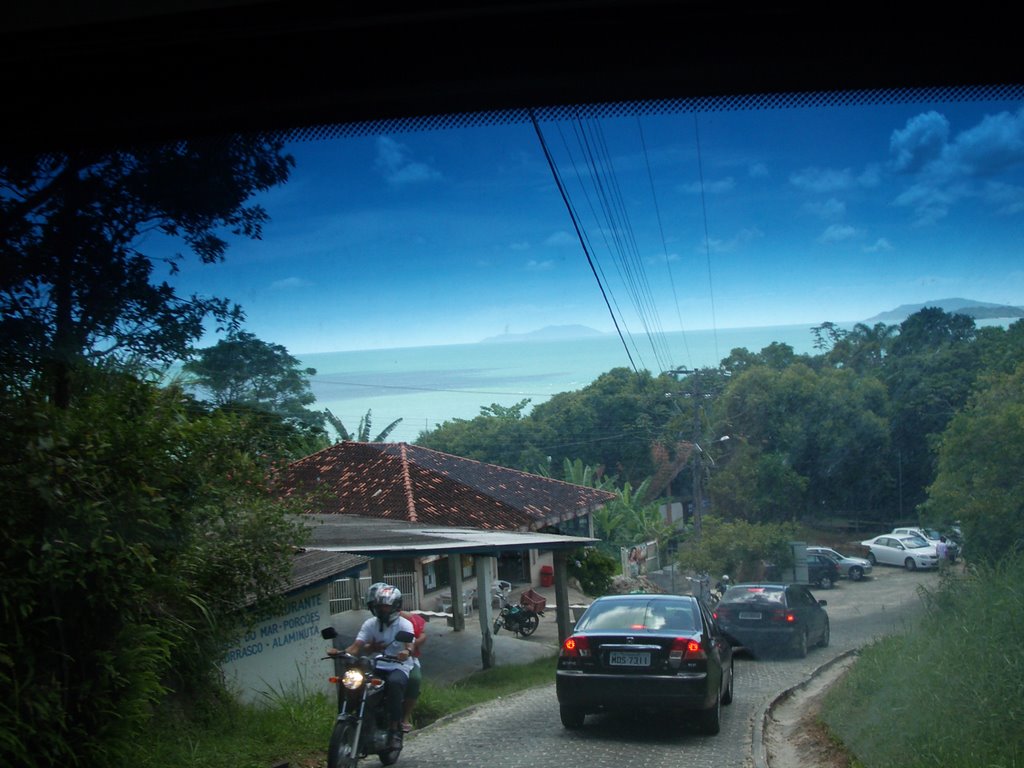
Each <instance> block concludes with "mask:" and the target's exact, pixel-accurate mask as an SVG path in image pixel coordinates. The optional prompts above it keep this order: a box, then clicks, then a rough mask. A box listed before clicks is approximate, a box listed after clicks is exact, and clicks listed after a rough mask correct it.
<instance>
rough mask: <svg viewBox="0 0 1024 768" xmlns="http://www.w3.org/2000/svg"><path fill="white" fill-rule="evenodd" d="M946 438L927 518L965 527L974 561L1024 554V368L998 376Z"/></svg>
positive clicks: (988, 381) (988, 379)
mask: <svg viewBox="0 0 1024 768" xmlns="http://www.w3.org/2000/svg"><path fill="white" fill-rule="evenodd" d="M984 384H985V387H984V389H982V390H980V391H979V392H978V393H977V394H975V395H974V397H973V398H972V399H971V402H970V404H969V405H968V407H967V408H966V409H965V410H963V411H961V412H960V413H958V414H957V415H956V416H954V417H953V420H952V421H951V422H950V425H949V427H948V429H947V430H946V431H945V433H944V434H943V436H942V442H941V445H940V448H939V460H938V467H939V469H938V474H937V476H936V478H935V482H934V483H932V485H931V487H930V489H929V500H928V503H927V504H926V505H925V514H926V515H927V516H928V517H929V518H930V519H932V520H933V521H935V522H937V523H943V524H945V523H950V522H953V521H956V520H959V521H960V522H961V525H962V528H963V532H964V539H965V541H966V542H967V543H968V547H969V550H970V552H969V556H970V558H971V560H972V561H980V560H984V561H989V562H994V561H996V560H998V559H999V558H1001V557H1003V556H1004V555H1008V554H1011V553H1020V552H1022V551H1024V473H1022V472H1021V467H1024V363H1022V364H1020V365H1018V366H1017V369H1016V371H1014V372H1013V373H1012V374H1001V373H1000V374H992V375H991V376H989V377H986V378H985V379H984Z"/></svg>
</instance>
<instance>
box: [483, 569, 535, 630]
mask: <svg viewBox="0 0 1024 768" xmlns="http://www.w3.org/2000/svg"><path fill="white" fill-rule="evenodd" d="M511 591H512V584H511V583H510V582H507V581H499V582H498V583H497V584H495V585H494V596H495V597H497V598H498V601H499V603H500V605H501V610H500V611H499V612H498V616H497V618H496V619H495V620H494V634H498V630H499V629H502V628H504V629H506V630H507V631H509V632H512V633H514V634H515V635H516V636H517V637H518V636H519V635H522V636H523V637H529V636H530V635H532V634H533V633H534V632H535V631H536V629H537V627H538V626H539V625H540V617H541V616H543V615H544V611H543V610H538V611H534V610H532V609H530V608H528V607H527V606H525V605H516V604H514V603H512V602H510V601H509V599H508V596H509V593H510V592H511Z"/></svg>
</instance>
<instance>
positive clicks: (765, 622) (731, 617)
mask: <svg viewBox="0 0 1024 768" xmlns="http://www.w3.org/2000/svg"><path fill="white" fill-rule="evenodd" d="M826 605H828V602H827V601H825V600H817V599H815V597H814V595H812V594H811V590H809V589H808V588H807V587H806V586H804V585H803V584H737V585H735V586H733V587H730V588H729V589H728V590H726V593H725V594H724V595H722V599H721V600H720V601H719V603H718V605H716V606H715V618H716V619H717V620H718V626H719V627H721V630H722V632H723V633H724V634H725V635H726V636H727V637H728V638H729V639H730V641H731V642H732V643H733V644H734V645H741V646H743V648H744V649H746V650H747V651H749V652H750V653H752V654H753V655H755V656H756V655H758V654H760V653H763V652H765V651H784V650H792V651H793V652H795V653H796V654H797V655H798V656H800V657H804V656H806V655H807V649H808V647H810V646H811V645H820V646H822V647H824V646H827V645H828V643H829V637H830V629H829V621H828V613H826V612H825V606H826Z"/></svg>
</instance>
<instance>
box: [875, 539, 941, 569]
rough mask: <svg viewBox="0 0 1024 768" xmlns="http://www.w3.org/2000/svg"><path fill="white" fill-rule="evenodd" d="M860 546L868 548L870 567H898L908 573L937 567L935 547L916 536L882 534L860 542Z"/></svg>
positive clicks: (937, 558)
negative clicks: (880, 564) (881, 565)
mask: <svg viewBox="0 0 1024 768" xmlns="http://www.w3.org/2000/svg"><path fill="white" fill-rule="evenodd" d="M861 546H862V547H867V548H868V560H870V561H871V564H872V565H877V564H878V563H882V564H883V565H899V566H902V567H904V568H906V569H907V570H908V571H913V570H916V569H918V568H937V567H938V566H939V555H938V553H936V551H935V547H933V546H932V545H931V544H929V543H928V541H927V540H926V539H923V538H921V537H920V536H917V535H914V536H909V535H906V534H894V533H883V534H882V535H881V536H875V538H873V539H868V540H867V541H862V542H861Z"/></svg>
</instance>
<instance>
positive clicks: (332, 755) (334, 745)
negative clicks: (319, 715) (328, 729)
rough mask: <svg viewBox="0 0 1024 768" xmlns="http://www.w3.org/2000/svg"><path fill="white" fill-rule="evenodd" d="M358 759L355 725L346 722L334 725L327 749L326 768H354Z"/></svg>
mask: <svg viewBox="0 0 1024 768" xmlns="http://www.w3.org/2000/svg"><path fill="white" fill-rule="evenodd" d="M358 759H359V748H358V745H357V744H356V726H355V723H350V722H348V721H347V720H346V721H342V722H338V723H335V724H334V731H333V732H332V733H331V744H330V746H329V747H328V748H327V768H356V761H357V760H358Z"/></svg>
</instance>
